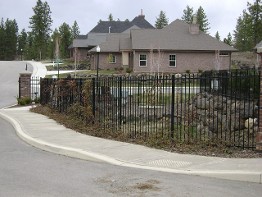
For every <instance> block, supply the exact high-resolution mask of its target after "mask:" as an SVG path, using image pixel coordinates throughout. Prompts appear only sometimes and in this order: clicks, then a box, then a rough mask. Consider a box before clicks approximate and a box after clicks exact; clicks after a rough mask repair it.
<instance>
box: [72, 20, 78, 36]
mask: <svg viewBox="0 0 262 197" xmlns="http://www.w3.org/2000/svg"><path fill="white" fill-rule="evenodd" d="M71 34H72V38H73V39H75V38H77V37H78V36H79V34H80V30H79V26H78V24H77V22H76V21H74V24H73V26H72V28H71Z"/></svg>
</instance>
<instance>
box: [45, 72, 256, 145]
mask: <svg viewBox="0 0 262 197" xmlns="http://www.w3.org/2000/svg"><path fill="white" fill-rule="evenodd" d="M258 82H259V73H258V72H257V71H255V70H249V71H235V70H234V71H220V72H216V73H212V74H210V73H207V72H206V73H200V74H176V75H168V76H146V75H142V76H118V77H113V76H112V77H99V79H98V81H97V78H93V79H62V80H55V79H42V80H41V103H42V104H43V105H46V104H48V105H50V106H51V107H52V108H55V109H57V110H59V111H60V112H67V111H68V109H69V108H70V106H72V105H74V103H78V104H79V106H83V107H87V106H88V107H90V109H92V110H91V111H92V116H93V118H94V120H96V122H97V123H98V124H99V125H100V126H101V128H103V129H104V130H106V129H112V130H118V131H122V132H124V133H126V134H128V136H129V137H130V138H141V137H142V138H144V139H145V140H146V139H149V138H152V137H153V138H169V139H170V140H174V141H178V142H184V141H195V140H198V141H207V140H213V139H216V140H219V141H222V142H224V143H226V144H228V145H230V146H237V147H243V148H254V147H255V136H256V132H257V131H258V105H259V103H258V102H259V99H258V96H259V83H258ZM86 83H88V84H90V85H88V86H84V84H86ZM87 93H88V94H89V96H87ZM83 113H85V111H81V112H79V117H80V118H81V117H82V116H83V115H84V114H83ZM82 119H83V120H85V119H84V118H82ZM89 123H90V122H89Z"/></svg>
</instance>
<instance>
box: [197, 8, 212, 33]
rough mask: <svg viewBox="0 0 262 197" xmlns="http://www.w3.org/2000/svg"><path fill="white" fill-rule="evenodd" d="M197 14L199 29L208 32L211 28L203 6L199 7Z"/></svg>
mask: <svg viewBox="0 0 262 197" xmlns="http://www.w3.org/2000/svg"><path fill="white" fill-rule="evenodd" d="M196 16H197V23H198V24H199V29H200V30H201V31H203V32H205V33H208V30H209V29H210V27H209V22H208V19H207V16H206V14H205V11H204V9H203V8H202V7H201V6H200V7H199V8H198V10H197V13H196Z"/></svg>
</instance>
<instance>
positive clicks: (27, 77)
mask: <svg viewBox="0 0 262 197" xmlns="http://www.w3.org/2000/svg"><path fill="white" fill-rule="evenodd" d="M23 97H29V98H31V73H20V77H19V98H23Z"/></svg>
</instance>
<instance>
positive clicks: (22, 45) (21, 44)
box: [17, 29, 27, 55]
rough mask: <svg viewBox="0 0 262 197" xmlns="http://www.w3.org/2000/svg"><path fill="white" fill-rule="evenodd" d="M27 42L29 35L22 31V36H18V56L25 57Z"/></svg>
mask: <svg viewBox="0 0 262 197" xmlns="http://www.w3.org/2000/svg"><path fill="white" fill-rule="evenodd" d="M26 41H27V33H26V31H25V29H22V31H21V33H20V35H19V36H18V48H17V51H18V54H20V55H24V53H26V51H25V49H26Z"/></svg>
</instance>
